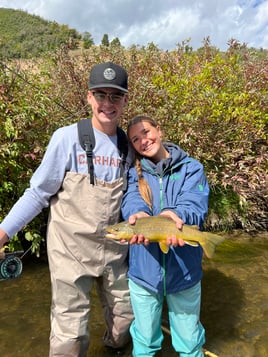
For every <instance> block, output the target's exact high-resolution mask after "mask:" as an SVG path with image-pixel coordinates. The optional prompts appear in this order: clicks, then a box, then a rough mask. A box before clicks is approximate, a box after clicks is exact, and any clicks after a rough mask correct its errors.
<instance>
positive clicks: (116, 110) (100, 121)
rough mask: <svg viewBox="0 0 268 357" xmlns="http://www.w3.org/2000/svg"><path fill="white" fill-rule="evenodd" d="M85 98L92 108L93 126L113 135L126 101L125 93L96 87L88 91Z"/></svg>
mask: <svg viewBox="0 0 268 357" xmlns="http://www.w3.org/2000/svg"><path fill="white" fill-rule="evenodd" d="M87 99H88V103H89V104H90V106H91V109H92V114H93V115H92V122H93V126H94V127H95V128H96V129H98V130H101V131H104V132H106V133H107V134H108V135H113V134H114V132H115V129H116V126H117V125H118V122H119V119H120V116H121V114H122V112H123V110H124V107H125V106H126V105H127V103H128V95H127V93H124V92H121V91H120V90H118V89H114V88H97V89H92V90H90V91H88V96H87ZM110 132H112V133H110Z"/></svg>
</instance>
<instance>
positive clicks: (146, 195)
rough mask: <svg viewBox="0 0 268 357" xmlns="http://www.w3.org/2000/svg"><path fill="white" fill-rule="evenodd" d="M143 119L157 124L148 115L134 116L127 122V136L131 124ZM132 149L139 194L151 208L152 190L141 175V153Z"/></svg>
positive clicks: (154, 125)
mask: <svg viewBox="0 0 268 357" xmlns="http://www.w3.org/2000/svg"><path fill="white" fill-rule="evenodd" d="M143 121H145V122H147V123H149V124H150V125H152V126H153V127H154V128H157V126H158V124H157V123H156V122H155V121H154V120H153V119H152V118H150V117H147V116H145V115H138V116H135V117H134V118H132V119H131V120H130V121H129V123H128V127H127V135H128V137H129V129H130V128H131V127H132V126H133V125H135V124H137V123H141V122H143ZM133 149H134V148H133ZM134 151H135V168H136V171H137V175H138V185H139V191H140V194H141V197H142V198H143V200H144V201H145V202H146V203H147V205H148V206H149V208H150V210H152V191H151V188H150V186H149V184H148V182H147V181H146V180H145V178H144V177H143V174H142V168H141V155H140V154H139V153H138V152H137V151H136V150H135V149H134Z"/></svg>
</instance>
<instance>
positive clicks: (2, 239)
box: [0, 229, 9, 249]
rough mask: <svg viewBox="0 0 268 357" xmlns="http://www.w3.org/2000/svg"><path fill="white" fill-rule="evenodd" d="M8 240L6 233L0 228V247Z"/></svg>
mask: <svg viewBox="0 0 268 357" xmlns="http://www.w3.org/2000/svg"><path fill="white" fill-rule="evenodd" d="M8 241H9V239H8V235H7V234H6V232H5V231H3V229H0V249H1V248H2V247H3V246H4V244H5V243H7V242H8Z"/></svg>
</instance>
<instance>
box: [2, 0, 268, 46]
mask: <svg viewBox="0 0 268 357" xmlns="http://www.w3.org/2000/svg"><path fill="white" fill-rule="evenodd" d="M0 7H5V8H10V9H17V10H23V11H26V12H27V13H29V14H35V15H38V16H41V17H42V18H43V19H45V20H49V21H56V22H57V23H59V24H61V25H63V24H64V25H68V26H69V27H70V28H73V29H76V30H77V31H78V32H79V33H81V34H82V33H84V32H89V33H90V34H91V36H92V38H93V40H94V43H95V44H96V45H99V44H100V43H101V40H102V38H103V35H104V34H107V35H108V38H109V41H112V40H113V39H114V38H116V37H118V38H119V40H120V43H121V45H123V46H125V47H130V46H132V45H137V46H147V45H148V44H149V43H152V42H153V43H154V44H155V45H156V46H157V47H158V48H160V49H162V50H173V49H176V48H177V46H178V44H182V43H183V42H185V41H189V45H190V46H191V47H192V48H193V49H194V50H195V49H198V48H200V47H202V46H203V41H204V39H205V38H207V37H209V38H210V43H211V45H213V46H215V47H217V48H218V49H220V50H223V51H224V50H226V49H227V48H228V42H229V40H230V39H234V40H237V41H238V42H240V43H241V44H242V43H246V44H247V46H248V47H255V48H264V49H268V0H200V1H198V0H76V1H74V0H0Z"/></svg>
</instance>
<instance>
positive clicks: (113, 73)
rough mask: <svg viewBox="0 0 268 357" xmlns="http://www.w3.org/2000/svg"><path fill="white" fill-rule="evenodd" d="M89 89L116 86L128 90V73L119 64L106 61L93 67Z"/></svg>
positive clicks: (123, 90) (124, 90)
mask: <svg viewBox="0 0 268 357" xmlns="http://www.w3.org/2000/svg"><path fill="white" fill-rule="evenodd" d="M88 87H89V89H90V90H91V89H95V88H116V89H119V90H121V91H122V92H125V93H127V92H128V75H127V72H126V70H125V69H124V68H123V67H121V66H119V65H118V64H115V63H112V62H105V63H100V64H96V65H95V66H93V67H92V69H91V72H90V76H89V83H88Z"/></svg>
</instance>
